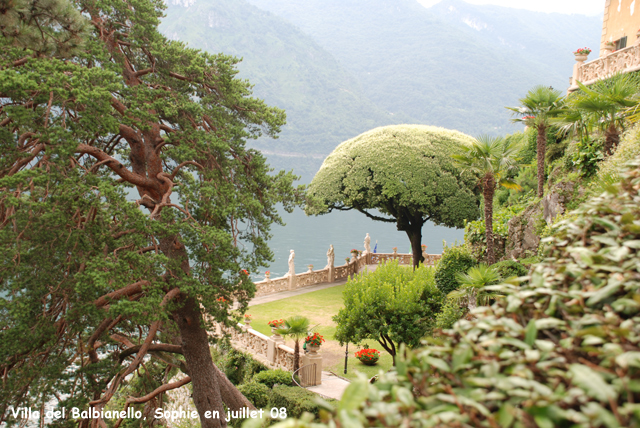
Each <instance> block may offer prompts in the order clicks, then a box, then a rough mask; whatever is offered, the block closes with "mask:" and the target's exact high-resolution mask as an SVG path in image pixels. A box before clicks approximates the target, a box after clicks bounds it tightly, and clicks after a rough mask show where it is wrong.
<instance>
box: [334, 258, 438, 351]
mask: <svg viewBox="0 0 640 428" xmlns="http://www.w3.org/2000/svg"><path fill="white" fill-rule="evenodd" d="M434 271H435V269H434V268H433V267H431V266H425V265H420V267H419V268H418V269H415V270H413V269H408V268H407V267H405V266H400V265H399V264H398V262H397V261H389V262H387V263H384V264H381V265H379V266H378V268H377V269H376V270H375V271H373V272H371V273H368V274H360V275H358V276H356V277H355V278H354V279H353V280H349V281H347V284H346V285H345V287H344V290H343V292H342V297H343V304H344V308H342V309H340V311H339V312H338V314H337V315H335V316H334V317H333V321H335V323H336V332H335V335H334V337H335V338H336V339H337V340H338V341H339V342H340V343H360V342H362V341H363V340H367V339H373V340H377V341H378V343H380V346H381V347H382V348H384V350H385V351H387V352H388V353H389V354H390V355H391V356H392V357H394V358H395V354H396V352H397V351H398V348H399V344H400V343H404V344H406V345H407V346H409V347H415V346H419V345H420V339H421V338H422V337H424V336H425V335H428V334H431V332H432V331H433V328H434V326H435V316H436V314H437V313H438V312H439V311H440V306H441V305H442V299H443V296H442V293H441V292H440V291H439V290H438V288H437V287H436V285H435V279H434Z"/></svg>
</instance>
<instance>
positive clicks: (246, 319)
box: [244, 314, 253, 328]
mask: <svg viewBox="0 0 640 428" xmlns="http://www.w3.org/2000/svg"><path fill="white" fill-rule="evenodd" d="M252 318H253V317H252V316H251V315H250V314H244V325H246V326H247V328H248V327H251V319H252Z"/></svg>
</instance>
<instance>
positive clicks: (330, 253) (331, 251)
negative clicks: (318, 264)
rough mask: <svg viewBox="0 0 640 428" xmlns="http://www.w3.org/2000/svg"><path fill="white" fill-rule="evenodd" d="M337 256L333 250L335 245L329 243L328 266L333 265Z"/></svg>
mask: <svg viewBox="0 0 640 428" xmlns="http://www.w3.org/2000/svg"><path fill="white" fill-rule="evenodd" d="M335 258H336V255H335V254H334V252H333V245H329V250H328V251H327V267H331V266H333V262H334V260H335Z"/></svg>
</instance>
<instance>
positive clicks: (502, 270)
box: [491, 260, 529, 281]
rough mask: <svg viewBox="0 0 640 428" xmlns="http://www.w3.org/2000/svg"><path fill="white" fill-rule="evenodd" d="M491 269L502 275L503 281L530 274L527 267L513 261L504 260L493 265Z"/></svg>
mask: <svg viewBox="0 0 640 428" xmlns="http://www.w3.org/2000/svg"><path fill="white" fill-rule="evenodd" d="M491 267H492V268H493V269H494V270H495V271H496V272H497V273H498V275H500V278H501V279H502V280H503V281H504V280H506V279H508V278H511V277H514V276H515V277H520V276H525V275H526V274H527V273H528V272H529V270H528V269H527V268H526V267H524V266H523V265H521V264H520V263H519V262H516V261H513V260H503V261H501V262H498V263H494V264H492V265H491Z"/></svg>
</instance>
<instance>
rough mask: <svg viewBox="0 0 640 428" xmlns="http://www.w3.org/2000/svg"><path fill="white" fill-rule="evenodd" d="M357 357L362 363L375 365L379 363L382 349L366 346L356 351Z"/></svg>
mask: <svg viewBox="0 0 640 428" xmlns="http://www.w3.org/2000/svg"><path fill="white" fill-rule="evenodd" d="M356 358H357V359H358V360H360V362H361V363H362V364H365V365H367V366H373V365H375V364H377V363H378V360H379V359H380V351H378V350H377V349H369V348H364V349H361V350H359V351H358V352H356Z"/></svg>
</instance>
